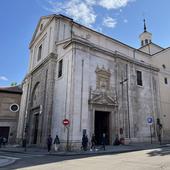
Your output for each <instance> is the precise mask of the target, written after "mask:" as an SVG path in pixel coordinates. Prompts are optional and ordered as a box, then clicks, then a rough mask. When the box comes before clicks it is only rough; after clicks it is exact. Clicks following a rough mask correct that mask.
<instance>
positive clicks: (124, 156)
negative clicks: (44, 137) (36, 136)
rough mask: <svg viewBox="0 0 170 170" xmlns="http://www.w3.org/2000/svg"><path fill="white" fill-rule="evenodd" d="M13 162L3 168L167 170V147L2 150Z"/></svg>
mask: <svg viewBox="0 0 170 170" xmlns="http://www.w3.org/2000/svg"><path fill="white" fill-rule="evenodd" d="M0 155H3V156H7V157H13V158H14V159H17V160H16V162H15V163H14V164H12V165H10V166H6V167H3V168H0V170H1V169H3V170H12V169H19V170H20V169H22V170H38V169H41V170H55V169H58V170H113V169H116V170H170V147H163V148H158V149H150V150H143V151H136V152H128V153H121V154H107V155H74V156H57V155H47V154H36V155H33V154H23V153H5V152H0Z"/></svg>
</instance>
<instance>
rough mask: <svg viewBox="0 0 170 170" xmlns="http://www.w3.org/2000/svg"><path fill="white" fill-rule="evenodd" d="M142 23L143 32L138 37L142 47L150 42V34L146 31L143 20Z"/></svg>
mask: <svg viewBox="0 0 170 170" xmlns="http://www.w3.org/2000/svg"><path fill="white" fill-rule="evenodd" d="M143 22H144V32H143V33H142V34H140V36H139V38H140V42H141V46H142V47H143V46H145V45H147V44H149V43H151V42H152V34H151V33H150V32H147V30H146V23H145V19H144V20H143Z"/></svg>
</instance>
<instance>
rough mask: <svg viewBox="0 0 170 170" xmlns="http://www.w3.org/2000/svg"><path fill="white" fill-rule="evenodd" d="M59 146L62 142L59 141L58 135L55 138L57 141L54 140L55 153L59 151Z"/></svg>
mask: <svg viewBox="0 0 170 170" xmlns="http://www.w3.org/2000/svg"><path fill="white" fill-rule="evenodd" d="M59 144H60V140H59V137H58V135H56V137H55V139H54V150H55V151H58V148H59Z"/></svg>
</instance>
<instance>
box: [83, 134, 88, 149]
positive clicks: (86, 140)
mask: <svg viewBox="0 0 170 170" xmlns="http://www.w3.org/2000/svg"><path fill="white" fill-rule="evenodd" d="M87 144H88V137H87V135H83V137H82V147H83V150H84V151H86V150H87Z"/></svg>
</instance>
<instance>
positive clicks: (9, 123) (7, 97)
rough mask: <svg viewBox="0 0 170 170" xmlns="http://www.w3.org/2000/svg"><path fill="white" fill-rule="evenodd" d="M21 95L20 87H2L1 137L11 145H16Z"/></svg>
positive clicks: (0, 92) (0, 94)
mask: <svg viewBox="0 0 170 170" xmlns="http://www.w3.org/2000/svg"><path fill="white" fill-rule="evenodd" d="M21 95H22V89H21V87H20V86H13V87H0V136H2V137H5V138H6V139H7V140H8V143H9V144H14V143H16V136H17V126H18V118H19V108H20V101H21Z"/></svg>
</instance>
